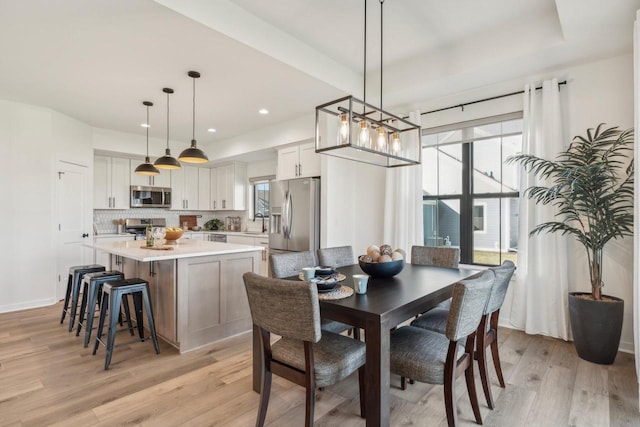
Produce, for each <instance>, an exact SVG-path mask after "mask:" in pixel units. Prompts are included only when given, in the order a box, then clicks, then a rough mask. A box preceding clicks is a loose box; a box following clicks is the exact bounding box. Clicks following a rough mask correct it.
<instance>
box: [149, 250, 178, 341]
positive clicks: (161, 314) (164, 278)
mask: <svg viewBox="0 0 640 427" xmlns="http://www.w3.org/2000/svg"><path fill="white" fill-rule="evenodd" d="M154 264H155V265H154V268H153V273H154V285H155V289H154V297H153V298H152V305H153V316H154V319H155V323H156V331H157V332H158V334H160V335H161V336H162V337H164V338H165V339H167V340H169V341H171V342H174V343H175V342H177V341H178V336H177V335H178V334H177V328H176V310H177V306H176V301H177V299H176V275H175V272H176V271H175V261H174V260H165V261H156V262H155V263H154Z"/></svg>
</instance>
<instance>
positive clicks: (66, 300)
mask: <svg viewBox="0 0 640 427" xmlns="http://www.w3.org/2000/svg"><path fill="white" fill-rule="evenodd" d="M72 280H73V275H72V274H69V278H68V279H67V291H66V292H65V295H64V307H62V317H61V318H60V324H61V325H62V323H64V317H65V316H66V315H67V310H69V298H70V297H71V286H72V285H71V281H72Z"/></svg>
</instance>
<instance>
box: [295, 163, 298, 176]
mask: <svg viewBox="0 0 640 427" xmlns="http://www.w3.org/2000/svg"><path fill="white" fill-rule="evenodd" d="M295 176H298V164H296V174H295Z"/></svg>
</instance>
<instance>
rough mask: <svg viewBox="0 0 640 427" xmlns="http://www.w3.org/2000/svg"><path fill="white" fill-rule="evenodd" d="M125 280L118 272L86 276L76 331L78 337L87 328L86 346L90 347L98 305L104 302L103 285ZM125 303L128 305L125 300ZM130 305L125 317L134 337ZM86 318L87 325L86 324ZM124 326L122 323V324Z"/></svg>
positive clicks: (104, 272)
mask: <svg viewBox="0 0 640 427" xmlns="http://www.w3.org/2000/svg"><path fill="white" fill-rule="evenodd" d="M122 279H124V274H122V272H120V271H117V270H109V271H98V272H96V273H87V274H85V275H84V279H83V281H82V282H83V287H82V302H81V303H80V317H79V319H78V329H77V330H76V336H78V335H80V331H81V330H82V327H83V326H84V328H85V333H84V346H85V347H88V346H89V341H90V340H91V331H92V329H93V318H94V316H95V312H96V304H98V305H99V304H100V301H101V300H102V298H101V296H102V285H103V283H106V282H114V281H117V280H122ZM123 303H127V300H124V301H123ZM128 308H129V307H128V303H127V306H126V308H125V315H126V318H127V323H128V325H129V330H130V331H131V335H133V326H132V325H131V316H130V314H129V310H128ZM85 316H86V323H85ZM121 325H122V323H121Z"/></svg>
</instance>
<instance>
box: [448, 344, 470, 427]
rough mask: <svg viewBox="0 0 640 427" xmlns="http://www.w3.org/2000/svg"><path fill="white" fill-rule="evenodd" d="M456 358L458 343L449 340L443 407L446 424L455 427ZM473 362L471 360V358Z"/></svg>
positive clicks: (456, 419) (456, 414) (456, 418)
mask: <svg viewBox="0 0 640 427" xmlns="http://www.w3.org/2000/svg"><path fill="white" fill-rule="evenodd" d="M457 360H458V343H457V342H454V341H451V342H450V343H449V350H448V351H447V359H446V363H445V365H444V407H445V409H446V412H447V425H448V426H449V427H455V426H456V425H457V424H458V413H457V410H456V370H457V369H456V367H457ZM471 363H472V364H473V360H471Z"/></svg>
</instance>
